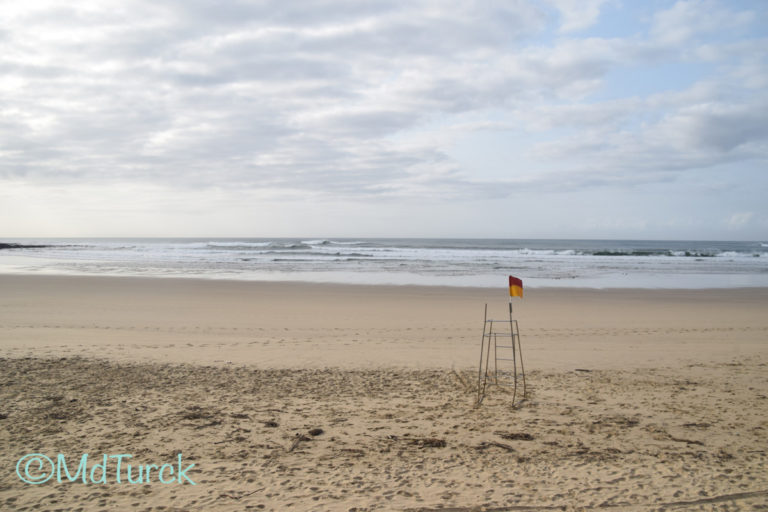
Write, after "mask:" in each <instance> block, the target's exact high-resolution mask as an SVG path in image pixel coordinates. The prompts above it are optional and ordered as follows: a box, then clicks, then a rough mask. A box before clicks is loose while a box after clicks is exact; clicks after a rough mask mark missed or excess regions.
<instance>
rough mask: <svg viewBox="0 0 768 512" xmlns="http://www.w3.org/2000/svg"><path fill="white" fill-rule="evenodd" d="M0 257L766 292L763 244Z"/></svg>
mask: <svg viewBox="0 0 768 512" xmlns="http://www.w3.org/2000/svg"><path fill="white" fill-rule="evenodd" d="M4 242H6V243H8V242H11V243H13V242H15V243H21V244H25V245H44V246H45V247H40V248H27V249H22V248H19V249H5V250H3V251H0V271H3V272H16V273H46V274H51V273H60V274H101V275H141V276H157V277H168V276H174V277H179V276H181V277H204V278H227V279H245V280H250V279H259V280H300V281H322V282H341V283H369V284H381V283H388V284H425V285H447V286H498V283H499V282H503V281H504V277H505V276H506V275H507V274H513V275H516V276H519V277H521V278H523V279H524V280H525V282H526V286H534V287H536V286H538V287H541V286H589V287H645V288H709V287H741V286H768V244H765V243H761V242H692V241H636V240H623V241H621V240H620V241H614V240H610V241H605V240H472V239H450V240H448V239H249V238H244V239H77V240H75V239H51V240H6V241H4Z"/></svg>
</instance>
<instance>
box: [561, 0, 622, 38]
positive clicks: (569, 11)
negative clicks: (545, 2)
mask: <svg viewBox="0 0 768 512" xmlns="http://www.w3.org/2000/svg"><path fill="white" fill-rule="evenodd" d="M607 1H608V0H549V3H551V4H552V5H553V6H554V7H555V8H556V9H557V10H558V11H559V13H560V18H561V23H560V31H561V32H576V31H579V30H584V29H586V28H589V27H591V26H592V25H593V24H594V23H595V22H596V21H597V19H598V18H599V16H600V8H601V7H602V6H603V4H605V3H607Z"/></svg>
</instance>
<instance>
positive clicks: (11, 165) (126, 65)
mask: <svg viewBox="0 0 768 512" xmlns="http://www.w3.org/2000/svg"><path fill="white" fill-rule="evenodd" d="M551 3H552V5H553V6H554V7H555V8H556V9H557V10H558V12H559V14H560V17H559V25H558V27H556V28H557V30H559V33H560V34H561V35H560V36H559V37H556V38H552V37H549V36H548V35H547V34H548V33H549V31H550V29H551V28H552V27H551V26H550V25H551V23H552V20H551V18H549V17H548V14H547V12H545V11H543V10H542V9H541V8H540V5H539V4H538V3H536V2H527V1H522V0H520V1H512V2H510V1H501V0H498V1H494V0H486V1H478V2H474V3H471V4H466V5H463V6H456V5H450V6H449V5H447V4H445V3H444V2H436V1H430V0H421V1H408V2H405V1H395V2H391V1H388V2H384V1H372V2H355V3H351V4H350V3H348V2H336V1H332V0H322V1H312V2H302V3H301V5H300V6H299V5H298V4H292V3H290V2H277V1H274V0H269V1H264V2H257V3H255V2H245V1H236V2H229V3H227V5H226V6H222V5H220V4H217V3H213V2H208V1H202V0H194V1H189V0H185V1H181V0H178V1H173V2H163V3H156V2H148V1H131V2H116V1H115V2H100V3H93V4H91V3H87V4H78V3H74V4H67V5H63V4H61V3H59V2H43V1H30V2H24V3H17V4H14V5H13V6H12V7H11V6H9V7H8V9H4V12H3V13H2V14H1V16H3V26H4V27H5V29H4V32H3V34H2V37H4V51H3V54H2V55H0V94H1V95H2V97H3V99H4V102H3V104H2V105H0V158H1V159H2V160H1V163H2V165H1V166H0V178H3V177H4V178H6V179H24V180H28V181H29V182H34V181H39V182H41V183H48V184H50V183H55V184H58V185H63V184H67V183H69V184H72V183H83V182H88V183H92V184H99V183H103V184H110V183H112V184H114V183H120V182H126V181H134V182H137V183H148V184H158V185H161V186H175V187H183V188H187V189H206V188H209V189H211V188H219V189H233V190H235V189H241V188H247V189H249V190H257V191H258V190H261V191H268V192H269V193H271V194H274V195H275V196H277V195H280V194H289V195H290V194H295V195H301V193H302V192H305V193H312V194H313V197H315V196H324V197H326V198H328V199H337V198H368V197H384V198H391V197H397V196H403V197H414V196H418V195H420V194H422V195H430V196H433V197H445V198H472V199H475V198H483V197H504V196H508V195H510V194H514V193H515V192H514V191H517V190H520V189H521V188H525V187H528V189H540V190H556V189H560V188H563V187H566V186H567V187H589V186H596V185H599V184H622V183H637V182H648V181H655V182H661V181H667V180H670V173H675V172H695V171H696V170H697V169H701V168H706V167H711V166H713V165H720V164H722V163H724V162H729V163H738V162H740V161H743V160H746V159H752V160H754V159H765V158H766V136H767V133H766V129H765V128H764V123H763V122H761V120H762V119H765V118H766V114H767V113H768V112H766V105H768V99H766V97H765V94H764V93H763V92H762V90H761V89H760V87H759V86H760V84H764V83H765V80H766V73H765V69H766V67H765V60H764V55H765V51H764V50H763V51H762V55H763V58H762V59H761V58H758V57H756V56H755V55H756V53H755V52H754V51H749V50H748V49H749V48H752V49H753V50H754V49H756V48H758V47H759V44H758V43H757V42H755V41H752V40H751V39H749V38H748V37H746V36H745V37H743V38H741V37H740V36H739V33H738V29H740V28H743V27H745V26H749V24H750V23H753V22H754V19H755V16H756V15H755V14H754V13H752V12H751V11H749V10H744V11H736V10H731V9H729V8H728V7H727V5H726V4H722V3H714V2H705V1H689V2H678V3H675V4H673V5H671V6H669V8H667V9H664V10H662V11H659V12H657V13H655V14H654V15H653V16H651V17H650V19H651V20H652V21H651V24H650V25H649V26H648V27H647V31H646V32H647V34H648V35H647V37H641V36H636V35H627V36H624V37H612V38H604V37H596V36H589V37H578V32H579V31H581V30H585V29H587V28H590V27H592V26H593V25H595V24H596V23H597V21H598V20H599V16H600V11H601V8H602V7H603V6H604V5H605V4H606V2H605V1H601V0H594V1H591V2H587V3H584V2H570V1H566V0H552V2H551ZM712 13H715V14H716V16H713V15H712ZM713 18H717V22H715V21H713ZM723 30H726V31H731V32H729V33H730V34H731V35H730V36H729V37H730V39H729V41H728V42H727V43H722V44H721V43H720V42H719V41H718V39H717V36H718V35H719V34H720V33H721V31H723ZM637 33H642V31H637ZM707 38H712V39H711V40H710V39H707ZM734 38H735V40H734ZM691 41H695V43H696V44H695V45H693V43H691ZM688 45H693V46H688ZM680 47H682V48H684V49H689V50H690V51H686V52H684V53H685V54H686V55H687V57H686V58H687V59H694V60H696V59H698V60H699V61H706V62H708V63H711V64H712V65H713V66H715V67H716V69H717V70H718V71H723V73H722V74H721V75H718V74H715V73H713V74H712V75H711V76H707V77H706V78H705V79H703V80H697V83H695V84H692V85H689V86H688V87H684V88H678V89H677V90H672V91H668V90H664V91H663V92H659V93H657V94H646V95H630V96H628V97H619V98H610V99H600V98H599V95H600V93H601V92H602V91H604V90H605V87H606V83H607V81H608V79H609V78H610V77H611V76H613V75H614V74H620V73H622V72H623V71H624V70H626V69H631V68H633V67H636V66H647V65H654V64H656V63H659V62H662V63H670V62H671V63H673V64H674V63H675V62H677V60H676V59H679V58H680V57H679V55H680V49H679V48H680ZM694 50H695V51H694ZM734 77H740V78H742V79H743V80H741V81H738V82H734ZM658 79H659V80H660V81H661V82H663V77H658ZM702 83H708V84H709V85H708V86H706V87H705V86H703V85H702ZM724 84H729V85H728V86H727V87H726V86H725V85H724ZM741 84H743V85H741ZM659 85H660V86H661V87H662V89H661V90H663V85H664V84H663V83H660V84H659ZM748 88H751V89H748ZM466 119H475V120H476V119H481V122H480V124H481V125H482V124H483V123H486V125H488V123H490V124H491V125H493V124H494V123H496V124H497V127H498V128H497V130H498V131H501V132H504V131H509V132H512V131H516V133H522V134H524V136H525V137H527V139H526V140H525V143H526V149H525V154H524V155H521V160H524V161H525V163H526V164H531V165H530V167H531V169H534V170H531V171H516V172H517V173H518V174H514V175H513V174H512V173H511V172H510V174H509V175H505V176H495V177H488V176H480V175H477V174H476V173H475V171H474V169H472V168H469V167H467V166H462V165H460V164H459V163H458V162H456V161H455V160H453V159H452V158H451V157H450V156H449V153H450V151H449V150H450V147H451V144H453V143H454V142H455V141H456V140H457V139H460V138H461V137H462V136H465V135H466V133H468V129H464V128H462V129H457V128H456V127H457V126H459V125H462V124H466V123H465V120H466ZM471 124H472V123H469V124H468V125H466V126H469V125H471ZM419 133H426V134H427V135H425V136H423V137H421V138H419V137H417V135H418V134H419ZM412 138H419V143H414V142H413V140H412ZM482 156H483V155H481V154H478V155H477V158H478V159H481V158H482ZM521 167H522V164H521ZM541 169H543V170H541Z"/></svg>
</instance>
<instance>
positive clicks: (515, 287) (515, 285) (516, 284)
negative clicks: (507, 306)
mask: <svg viewBox="0 0 768 512" xmlns="http://www.w3.org/2000/svg"><path fill="white" fill-rule="evenodd" d="M509 296H510V297H521V298H522V296H523V281H522V279H518V278H516V277H512V276H509Z"/></svg>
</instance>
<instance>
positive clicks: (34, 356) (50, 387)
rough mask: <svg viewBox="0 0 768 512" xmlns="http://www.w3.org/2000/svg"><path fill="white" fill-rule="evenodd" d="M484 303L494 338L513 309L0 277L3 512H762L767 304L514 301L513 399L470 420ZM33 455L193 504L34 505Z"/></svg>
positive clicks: (477, 303) (543, 293)
mask: <svg viewBox="0 0 768 512" xmlns="http://www.w3.org/2000/svg"><path fill="white" fill-rule="evenodd" d="M486 304H487V305H488V317H489V318H497V319H505V318H508V316H507V315H508V310H507V308H508V296H507V291H506V290H505V289H504V287H501V288H499V289H491V288H469V287H463V288H459V287H440V286H429V287H426V286H388V285H337V284H323V283H300V282H259V281H251V282H246V281H235V280H232V281H224V280H215V279H172V278H140V277H103V276H98V277H97V276H93V277H85V276H40V275H35V276H33V275H1V276H0V358H2V360H0V384H1V386H0V396H2V400H1V401H0V417H2V419H0V427H2V428H0V445H2V446H3V447H4V449H3V451H2V455H1V456H0V467H2V468H3V470H2V471H1V472H0V508H2V509H3V510H6V509H7V510H84V511H89V510H121V509H125V508H133V509H136V510H233V511H234V510H345V511H346V510H359V511H362V510H437V509H443V510H461V511H464V510H560V509H565V510H590V509H619V510H666V509H670V510H671V509H675V510H686V509H690V510H753V509H758V508H760V507H763V508H768V471H766V462H768V461H767V459H766V456H767V452H768V441H766V433H767V430H768V420H766V418H768V371H767V370H768V368H766V366H767V365H768V346H767V343H768V315H766V314H765V312H766V311H768V289H766V288H730V289H729V288H721V289H697V290H685V289H676V290H669V289H668V290H655V289H618V288H617V289H607V290H601V289H587V288H568V289H559V288H528V289H526V290H525V298H523V299H515V300H514V316H515V318H516V319H517V320H518V321H519V324H520V332H521V341H522V348H523V355H524V361H525V369H526V382H527V391H528V393H527V397H526V399H525V400H524V401H523V402H522V403H519V404H518V403H515V404H513V403H512V395H511V393H509V392H508V390H507V389H505V388H501V387H496V386H493V387H491V388H490V389H489V390H488V395H487V397H486V399H485V400H484V401H483V403H482V404H481V405H479V406H476V404H475V389H474V388H475V386H476V384H477V369H478V362H479V355H480V352H479V350H480V340H481V335H482V332H483V318H484V308H485V305H486ZM518 398H519V397H518ZM30 453H39V454H45V455H47V456H48V457H50V458H51V459H53V460H54V461H55V460H56V456H57V454H60V453H61V454H64V455H65V457H67V461H68V463H69V467H70V469H72V468H74V467H77V461H79V460H80V457H81V455H82V454H84V453H88V454H89V456H90V457H91V460H96V461H97V462H98V461H100V460H101V457H102V455H103V454H107V455H116V454H131V455H132V459H131V460H133V461H135V462H136V464H137V465H138V464H155V465H157V466H162V464H164V463H169V464H171V463H173V464H177V465H176V466H174V467H176V468H177V469H176V471H177V473H178V472H179V469H180V468H181V466H182V462H181V457H180V456H179V454H182V456H183V461H184V462H183V465H184V466H185V467H186V466H187V465H189V464H194V467H192V468H191V469H190V470H189V472H188V473H187V475H188V476H189V479H190V480H192V481H194V482H195V485H192V484H191V483H190V482H187V481H180V482H179V481H177V482H175V483H161V482H157V481H153V482H146V483H142V484H129V483H125V482H120V483H118V482H116V481H114V479H115V474H114V473H115V471H114V470H115V468H114V467H111V472H108V473H110V474H109V475H108V476H109V481H108V482H107V483H106V484H103V483H94V482H90V481H89V482H87V483H83V482H82V481H79V480H78V481H76V482H69V481H67V480H66V479H65V480H64V481H63V482H57V481H56V479H55V478H54V479H51V480H50V481H47V482H45V483H42V484H39V485H34V484H29V483H25V482H23V481H22V480H21V478H20V477H19V475H18V474H17V473H16V471H15V468H16V467H17V462H18V461H19V460H20V458H22V457H23V456H24V455H25V454H30ZM94 458H95V459H94ZM109 460H114V459H109ZM70 461H72V462H70ZM32 469H34V467H33V468H32ZM72 472H74V470H72ZM97 473H98V472H97ZM177 476H178V475H177Z"/></svg>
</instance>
